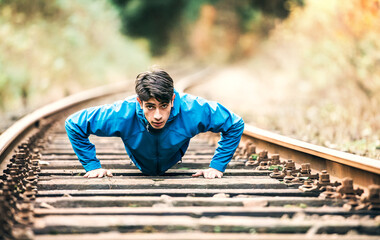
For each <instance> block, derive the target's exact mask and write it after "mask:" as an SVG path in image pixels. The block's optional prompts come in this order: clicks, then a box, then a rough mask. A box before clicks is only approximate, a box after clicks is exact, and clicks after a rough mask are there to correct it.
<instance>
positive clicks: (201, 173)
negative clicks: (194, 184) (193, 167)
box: [191, 171, 203, 177]
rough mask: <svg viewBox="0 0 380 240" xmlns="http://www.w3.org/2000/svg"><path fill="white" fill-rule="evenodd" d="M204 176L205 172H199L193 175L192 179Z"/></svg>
mask: <svg viewBox="0 0 380 240" xmlns="http://www.w3.org/2000/svg"><path fill="white" fill-rule="evenodd" d="M202 175H203V171H198V172H196V173H194V174H193V175H191V176H192V177H199V176H202Z"/></svg>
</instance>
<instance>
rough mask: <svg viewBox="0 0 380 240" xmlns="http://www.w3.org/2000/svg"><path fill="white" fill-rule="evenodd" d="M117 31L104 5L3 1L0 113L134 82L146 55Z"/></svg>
mask: <svg viewBox="0 0 380 240" xmlns="http://www.w3.org/2000/svg"><path fill="white" fill-rule="evenodd" d="M119 26H120V22H119V19H118V15H117V11H116V10H115V9H114V8H112V6H111V5H110V4H109V3H108V1H106V0H102V1H90V0H82V1H63V0H52V1H44V0H34V1H23V0H14V1H13V0H12V1H9V0H3V1H1V2H0V113H1V111H8V110H12V109H13V110H14V109H22V108H26V107H31V108H34V107H36V106H40V105H44V104H46V103H47V101H51V100H55V99H59V98H61V97H63V96H65V95H68V94H71V93H74V92H77V91H80V90H82V89H84V88H90V87H95V86H98V85H101V84H105V83H107V82H112V81H118V80H124V79H125V78H127V77H131V79H132V77H134V76H135V75H136V73H137V72H139V71H140V70H143V69H145V68H146V65H148V64H149V55H148V54H147V53H146V51H145V50H143V49H142V48H141V47H139V46H138V45H137V44H136V43H135V42H133V41H132V40H131V39H129V38H127V37H125V36H123V35H122V34H120V32H119ZM42 98H43V99H45V101H41V99H42Z"/></svg>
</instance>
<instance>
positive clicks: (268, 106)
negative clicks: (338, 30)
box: [188, 62, 380, 159]
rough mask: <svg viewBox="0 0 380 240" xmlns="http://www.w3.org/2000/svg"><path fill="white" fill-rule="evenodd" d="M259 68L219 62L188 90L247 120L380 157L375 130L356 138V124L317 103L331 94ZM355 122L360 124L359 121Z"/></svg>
mask: <svg viewBox="0 0 380 240" xmlns="http://www.w3.org/2000/svg"><path fill="white" fill-rule="evenodd" d="M266 71H267V70H266ZM260 72H262V70H260V69H253V68H252V65H251V64H249V63H244V62H242V63H239V64H235V65H232V66H224V67H220V68H219V69H218V70H217V71H215V72H214V73H213V74H211V75H210V76H208V77H207V78H206V79H205V80H204V82H203V83H200V84H199V85H198V86H196V87H193V88H191V89H190V90H188V92H189V93H191V94H194V95H198V96H202V97H204V98H206V99H209V100H214V101H218V102H220V103H222V104H223V105H224V106H226V107H227V108H229V109H231V110H232V111H234V112H235V113H237V114H238V115H240V116H241V117H243V119H244V121H245V123H246V124H250V125H254V126H256V127H259V128H262V129H266V130H269V131H273V132H276V133H279V134H281V135H285V136H288V137H292V138H296V139H298V140H302V141H305V142H309V143H312V144H317V145H322V146H326V147H329V148H333V149H337V150H341V151H346V152H350V153H354V154H358V155H364V156H368V157H371V158H375V159H376V158H377V159H380V149H379V148H380V142H379V140H378V139H377V137H376V136H375V135H376V134H372V135H373V136H372V135H368V137H367V138H366V139H353V138H352V133H351V132H350V131H349V129H350V126H352V123H349V122H348V123H346V122H344V121H340V119H339V113H335V112H334V111H333V110H332V111H331V112H326V110H325V109H322V108H321V107H320V105H323V104H317V103H318V102H323V101H326V99H325V98H326V96H324V95H323V94H321V93H318V92H315V90H313V89H312V87H311V86H308V85H307V83H299V82H297V81H296V80H294V79H292V78H289V79H287V80H286V81H285V80H284V78H283V77H282V76H281V73H277V72H275V71H273V74H272V75H271V77H270V78H268V77H266V76H268V75H262V74H260ZM338 110H339V109H338ZM326 115H328V116H327V117H326ZM335 115H337V116H336V117H335ZM334 118H336V119H335V120H334ZM326 119H327V120H326ZM331 119H333V120H331ZM331 121H334V124H331ZM350 124H351V125H350ZM363 125H364V124H363ZM355 127H356V128H358V129H360V128H361V126H360V123H357V125H355ZM363 130H365V127H363Z"/></svg>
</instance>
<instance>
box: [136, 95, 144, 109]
mask: <svg viewBox="0 0 380 240" xmlns="http://www.w3.org/2000/svg"><path fill="white" fill-rule="evenodd" d="M136 99H137V101H138V102H139V103H140V106H141V108H142V107H143V104H142V101H141V99H140V98H139V97H136Z"/></svg>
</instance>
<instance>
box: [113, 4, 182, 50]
mask: <svg viewBox="0 0 380 240" xmlns="http://www.w3.org/2000/svg"><path fill="white" fill-rule="evenodd" d="M111 1H112V2H113V3H114V4H115V5H116V6H117V7H118V9H119V12H120V16H121V19H122V22H123V27H122V32H123V33H125V34H127V35H129V36H132V37H144V38H147V39H148V40H149V41H150V51H151V53H152V54H153V55H161V54H164V53H165V50H166V47H167V45H168V43H169V40H170V33H171V31H172V30H173V28H174V27H175V26H176V24H178V21H179V19H180V16H181V14H182V11H183V7H184V5H185V2H186V1H184V0H160V1H151V0H111Z"/></svg>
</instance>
